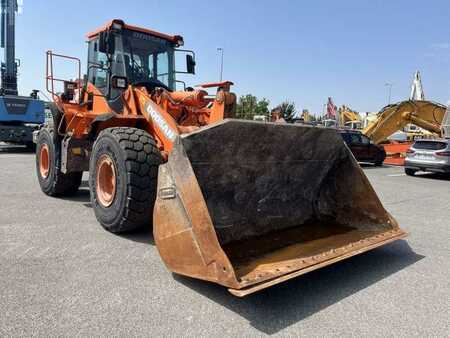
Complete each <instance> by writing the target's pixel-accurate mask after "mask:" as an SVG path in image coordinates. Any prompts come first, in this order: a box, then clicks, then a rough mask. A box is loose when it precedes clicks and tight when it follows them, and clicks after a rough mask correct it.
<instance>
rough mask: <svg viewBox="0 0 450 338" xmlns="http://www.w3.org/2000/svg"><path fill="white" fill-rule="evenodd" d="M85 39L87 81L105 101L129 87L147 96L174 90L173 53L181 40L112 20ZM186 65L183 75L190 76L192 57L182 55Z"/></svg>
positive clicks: (177, 37)
mask: <svg viewBox="0 0 450 338" xmlns="http://www.w3.org/2000/svg"><path fill="white" fill-rule="evenodd" d="M87 37H88V39H89V41H88V44H89V48H88V71H87V79H88V81H89V82H90V83H92V84H93V85H94V86H95V87H96V88H97V89H98V90H99V91H100V92H101V93H102V95H104V96H106V97H107V98H108V100H114V99H117V98H119V96H120V94H121V93H122V91H123V90H124V89H126V88H127V86H128V85H129V84H131V85H140V86H144V87H146V88H147V90H148V91H149V92H151V91H152V90H153V89H155V88H156V87H162V88H165V89H166V90H169V91H173V90H175V82H176V80H175V73H177V72H176V70H175V51H176V48H177V47H179V46H182V45H183V38H182V37H181V36H177V35H175V36H172V35H166V34H163V33H159V32H155V31H151V30H148V29H144V28H139V27H135V26H130V25H126V24H125V23H124V22H123V21H121V20H113V21H111V22H110V23H108V24H107V25H106V26H104V27H102V28H100V29H98V30H97V31H95V32H93V33H90V34H88V35H87ZM185 52H190V51H185ZM186 61H187V69H188V71H187V72H183V73H194V66H195V61H194V56H193V53H192V55H191V54H186Z"/></svg>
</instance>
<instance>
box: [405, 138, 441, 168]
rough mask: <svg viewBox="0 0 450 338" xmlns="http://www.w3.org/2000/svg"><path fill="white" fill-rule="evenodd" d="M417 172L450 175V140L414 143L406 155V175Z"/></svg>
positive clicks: (428, 140) (429, 140)
mask: <svg viewBox="0 0 450 338" xmlns="http://www.w3.org/2000/svg"><path fill="white" fill-rule="evenodd" d="M417 171H429V172H439V173H450V140H448V139H434V140H432V139H426V140H425V139H424V140H418V141H416V142H414V144H413V145H412V146H411V148H410V149H409V150H408V152H407V153H406V158H405V173H406V174H407V175H411V176H412V175H414V174H415V173H416V172H417Z"/></svg>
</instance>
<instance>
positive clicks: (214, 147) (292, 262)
mask: <svg viewBox="0 0 450 338" xmlns="http://www.w3.org/2000/svg"><path fill="white" fill-rule="evenodd" d="M153 226H154V229H153V232H154V238H155V242H156V245H157V247H158V250H159V253H160V255H161V257H162V259H163V261H164V262H165V264H166V265H167V267H168V268H169V269H170V270H172V271H174V272H176V273H179V274H182V275H187V276H191V277H195V278H200V279H205V280H209V281H213V282H216V283H219V284H222V285H224V286H227V287H229V290H230V292H231V293H233V294H234V295H237V296H244V295H246V294H249V293H252V292H255V291H258V290H261V289H263V288H266V287H268V286H271V285H273V284H277V283H279V282H282V281H284V280H287V279H290V278H293V277H295V276H298V275H301V274H304V273H306V272H309V271H312V270H315V269H318V268H321V267H323V266H326V265H329V264H332V263H334V262H337V261H340V260H342V259H345V258H348V257H351V256H354V255H356V254H359V253H362V252H364V251H368V250H371V249H373V248H376V247H378V246H381V245H383V244H386V243H389V242H391V241H394V240H396V239H399V238H402V237H404V236H405V235H406V234H405V232H404V231H402V230H401V229H400V228H399V226H398V224H397V222H396V221H395V220H394V219H393V218H392V217H391V216H390V215H389V214H388V213H387V212H386V210H385V209H384V208H383V206H382V205H381V203H380V201H379V199H378V197H377V195H376V194H375V192H374V190H373V189H372V187H371V185H370V183H369V181H368V180H367V178H366V176H365V175H364V173H363V171H362V170H361V168H360V167H359V165H358V163H357V162H356V161H355V159H354V157H353V155H352V154H351V152H350V151H349V149H348V148H347V147H346V145H345V144H344V142H343V141H342V139H341V137H340V135H339V134H338V133H337V132H336V131H335V130H332V129H326V128H319V127H309V126H301V125H292V124H273V123H261V122H253V121H238V120H224V121H222V122H220V123H217V124H214V125H211V126H208V127H205V128H202V129H200V130H198V131H196V132H193V133H190V134H187V135H183V136H181V137H179V139H178V140H177V142H176V144H175V146H174V149H173V151H172V153H171V154H170V155H169V159H168V162H167V163H165V164H164V165H162V166H160V169H159V177H158V196H157V201H156V205H155V211H154V220H153Z"/></svg>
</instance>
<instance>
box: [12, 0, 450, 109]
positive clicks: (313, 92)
mask: <svg viewBox="0 0 450 338" xmlns="http://www.w3.org/2000/svg"><path fill="white" fill-rule="evenodd" d="M79 3H80V4H78V2H77V1H70V2H69V1H58V0H23V10H22V13H21V14H20V15H19V17H18V19H17V31H16V39H17V50H16V53H17V57H19V58H20V59H21V63H22V65H21V68H20V78H19V89H20V90H21V93H23V94H28V92H30V90H31V89H33V88H37V89H42V90H43V89H44V87H45V84H44V73H45V50H47V49H52V50H54V51H55V52H60V53H64V54H69V55H73V56H79V57H81V58H82V60H83V61H84V60H85V58H86V54H87V50H86V45H85V43H84V41H85V33H87V32H88V31H91V30H93V29H95V28H97V27H98V26H101V25H102V24H103V23H105V22H106V21H108V20H110V19H112V18H122V19H123V20H124V21H125V22H127V23H130V24H134V25H139V26H143V27H148V28H151V29H155V30H158V31H162V32H166V33H172V34H180V35H182V36H183V37H184V40H185V47H186V48H189V49H193V50H195V51H196V55H197V75H196V76H195V77H193V76H189V77H186V78H185V79H186V80H187V81H188V83H189V84H192V85H193V84H198V83H202V82H209V81H215V80H217V79H218V76H219V71H218V59H219V58H218V53H217V47H223V48H224V78H225V79H229V80H231V81H233V82H234V83H235V86H234V91H235V92H236V93H237V94H238V95H241V94H247V93H252V94H254V95H256V96H258V97H266V98H268V99H269V100H270V101H271V105H276V104H277V103H279V102H281V101H283V100H286V99H287V100H291V101H294V102H295V104H296V106H297V108H298V109H303V108H308V109H309V110H310V111H312V112H315V113H316V112H321V110H322V107H323V104H324V103H325V102H326V99H327V97H328V96H331V97H333V99H334V101H335V103H336V104H337V105H341V104H347V105H349V106H350V107H352V108H353V109H356V110H358V111H361V112H365V111H378V110H379V109H380V108H381V107H382V106H384V105H385V104H386V103H387V87H386V86H385V83H386V82H391V83H393V88H392V101H400V100H403V99H406V98H407V97H408V96H409V91H410V85H411V82H412V77H413V73H414V71H415V70H417V69H418V70H420V71H421V73H422V81H423V87H424V90H425V96H426V98H427V99H430V100H434V101H438V102H442V103H446V102H447V101H448V100H449V99H450V24H449V18H450V1H423V0H422V1H415V0H410V1H407V0H398V1H388V0H386V1H381V0H378V1H377V0H372V1H368V0H349V1H345V0H341V1H324V0H323V1H321V0H315V1H293V0H292V1H284V0H278V1H265V0H263V1H242V0H241V1H234V0H231V1H226V2H223V1H201V0H198V1H178V0H172V1H144V0H128V1H122V0H107V1H106V0H91V1H84V0H81V1H79ZM83 65H84V67H85V63H84V64H83ZM71 69H72V68H66V69H64V70H65V71H66V72H67V71H68V70H71Z"/></svg>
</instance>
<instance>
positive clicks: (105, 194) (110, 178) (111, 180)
mask: <svg viewBox="0 0 450 338" xmlns="http://www.w3.org/2000/svg"><path fill="white" fill-rule="evenodd" d="M96 191H97V200H98V201H99V202H100V204H101V205H102V206H103V207H109V206H110V205H111V204H112V202H113V201H114V197H115V196H116V168H115V166H114V162H113V161H112V159H111V157H109V156H108V155H102V156H101V157H100V158H99V159H98V161H97V177H96Z"/></svg>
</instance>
